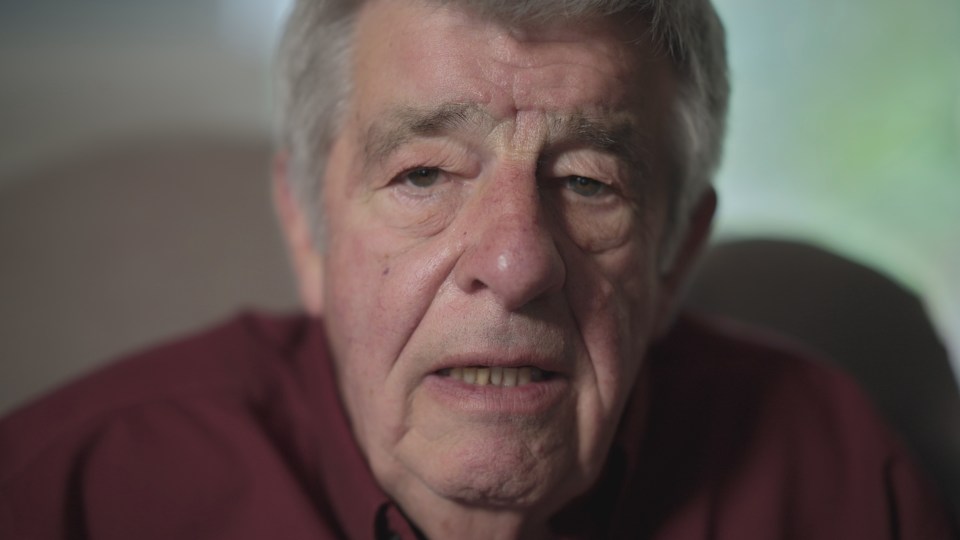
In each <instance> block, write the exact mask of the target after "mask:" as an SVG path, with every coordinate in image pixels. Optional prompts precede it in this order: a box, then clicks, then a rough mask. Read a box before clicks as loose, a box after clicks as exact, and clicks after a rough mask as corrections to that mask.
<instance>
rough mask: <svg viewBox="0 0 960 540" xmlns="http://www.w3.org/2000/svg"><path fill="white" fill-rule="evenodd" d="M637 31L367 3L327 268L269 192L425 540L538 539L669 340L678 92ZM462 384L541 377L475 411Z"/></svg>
mask: <svg viewBox="0 0 960 540" xmlns="http://www.w3.org/2000/svg"><path fill="white" fill-rule="evenodd" d="M627 31H630V32H632V35H634V36H635V35H638V32H640V31H642V28H640V29H638V28H636V27H634V28H632V29H631V28H620V27H617V26H614V25H613V24H611V23H609V22H605V21H577V22H561V23H553V24H550V25H546V26H540V27H536V28H508V27H505V26H503V25H501V24H498V23H495V22H492V21H483V20H481V19H479V18H477V17H476V16H473V15H471V14H470V13H467V12H464V11H462V10H460V9H458V8H455V7H449V6H446V7H438V6H435V5H428V4H417V3H408V2H403V3H401V2H387V1H382V0H381V1H374V2H371V3H368V4H367V5H366V6H365V7H364V8H362V11H361V14H360V18H359V20H358V26H357V34H356V41H355V44H356V48H355V50H354V55H355V56H354V59H353V60H354V63H353V83H354V84H353V88H354V92H353V94H352V96H351V99H350V101H349V103H348V109H347V115H346V117H345V123H344V126H343V129H342V131H341V132H340V134H339V137H337V138H336V140H335V143H334V145H333V147H332V151H331V155H330V160H329V162H328V167H327V171H326V175H325V192H324V200H323V202H322V204H323V211H324V212H325V216H326V224H327V231H328V243H327V245H326V247H325V248H324V250H323V251H317V250H316V249H315V248H314V246H313V244H312V243H311V242H310V241H309V233H308V232H305V225H304V223H305V220H304V219H303V216H301V215H299V212H298V211H297V209H296V205H294V204H292V203H291V202H290V201H288V200H286V198H287V195H286V192H285V191H284V190H283V188H282V183H281V188H280V189H279V192H280V195H279V196H278V199H281V200H280V201H279V204H280V207H281V214H282V216H283V219H284V223H285V226H286V228H287V233H288V238H289V239H290V244H291V246H292V249H293V251H294V260H295V262H296V267H297V271H298V276H299V279H300V281H301V291H302V296H303V298H304V303H305V305H306V306H307V308H308V310H309V311H311V312H312V313H314V314H316V315H320V316H323V317H324V319H325V324H326V326H327V329H328V334H329V336H330V341H331V346H332V353H333V355H334V359H335V365H336V367H337V370H338V380H339V384H340V388H341V392H342V396H343V400H344V402H345V405H346V408H347V411H348V414H349V417H350V419H351V422H352V425H353V429H354V432H355V435H356V438H357V441H358V442H359V444H360V446H361V448H362V449H363V451H364V452H365V454H366V456H367V458H368V460H369V462H370V465H371V468H372V470H373V472H374V474H375V476H376V478H377V480H378V481H379V482H380V484H381V486H382V487H383V488H384V489H385V490H386V491H387V492H388V493H389V494H390V495H391V496H393V497H394V499H396V500H397V501H398V502H399V503H400V504H401V506H402V507H403V508H404V510H405V511H406V512H407V514H408V515H410V516H411V517H412V518H413V519H414V521H415V522H417V523H418V525H419V526H420V527H421V528H423V529H424V531H425V532H426V533H427V534H428V535H431V536H434V537H470V536H476V537H508V536H517V535H524V536H527V537H529V536H539V535H542V534H544V527H545V523H546V520H547V519H549V517H550V515H551V514H552V513H554V512H556V511H557V510H558V509H559V508H561V507H562V506H563V505H564V504H565V503H566V502H568V501H569V500H570V499H572V498H573V497H574V496H576V495H577V494H579V493H582V492H583V491H585V490H586V489H588V488H589V486H590V485H591V483H592V482H593V481H595V479H596V477H597V475H598V474H599V472H600V470H601V468H602V466H603V463H604V459H605V456H606V453H607V451H608V449H609V446H610V444H611V439H612V437H613V434H614V431H615V430H616V426H617V422H618V420H619V418H620V416H621V414H622V411H623V407H624V404H625V401H626V399H627V397H628V395H629V394H630V392H631V390H632V389H633V388H634V385H635V381H636V379H637V376H638V372H639V369H640V366H641V364H642V360H643V357H644V354H645V351H646V349H647V347H648V345H649V343H650V341H651V339H652V338H653V337H654V336H655V335H656V334H657V333H658V332H660V331H662V329H663V328H664V327H665V326H666V325H667V319H668V313H669V310H670V305H671V303H672V300H673V295H674V292H675V288H676V282H677V281H678V280H677V278H676V276H677V275H679V274H682V270H683V268H674V269H673V270H674V271H673V272H670V273H668V274H663V273H662V272H661V271H660V263H661V261H660V254H661V252H662V250H663V249H664V247H663V245H662V242H663V238H664V227H665V223H666V215H667V207H668V200H667V199H668V195H667V193H668V191H669V190H668V185H669V183H670V182H674V181H676V179H675V178H673V177H672V173H671V170H672V169H671V167H670V164H669V160H668V155H670V152H669V148H668V147H667V142H666V141H668V140H669V139H670V137H669V136H668V128H669V121H670V118H671V117H670V111H671V108H672V107H673V104H674V99H675V97H674V93H675V81H674V76H673V73H672V70H671V67H670V64H669V61H668V60H667V59H665V58H659V57H657V56H656V55H655V54H654V51H653V47H651V46H650V45H648V44H643V43H641V44H628V39H629V37H628V34H626V32H627ZM571 126H578V127H577V128H573V127H571ZM584 126H586V127H584ZM598 126H599V127H598ZM591 130H592V131H591ZM584 133H589V135H584ZM609 135H615V138H616V140H618V141H620V142H621V144H619V145H612V144H610V141H609V140H608V139H609V137H608V138H607V139H604V136H609ZM278 170H279V173H278V176H279V177H280V180H282V176H283V173H282V167H280V168H278ZM710 212H712V206H711V208H710V210H709V211H708V212H707V214H709V213H710ZM701 221H702V222H703V223H707V222H709V215H706V216H705V217H704V218H703V219H702V220H701ZM705 228H706V226H705V225H704V226H702V227H700V228H699V229H697V228H692V230H694V231H700V232H702V231H703V230H704V229H705ZM691 235H692V236H695V235H694V234H693V233H691ZM699 239H700V238H699V237H697V238H694V239H693V240H692V241H688V242H687V243H686V244H685V245H686V246H687V248H686V249H685V250H684V251H685V252H686V251H691V250H693V249H695V247H696V246H695V244H696V243H697V241H698V240H699ZM691 246H692V247H691ZM681 260H683V258H681ZM461 364H462V365H500V364H511V365H514V364H515V365H534V366H539V367H541V368H543V369H544V370H546V371H547V373H549V380H548V381H545V382H540V383H533V384H531V385H528V386H525V387H522V388H521V387H517V388H512V389H499V390H494V391H484V392H479V391H477V390H476V387H470V386H469V385H466V384H465V383H458V382H452V381H451V380H450V379H449V378H448V377H444V376H443V375H442V373H443V372H442V371H441V370H443V369H444V368H449V367H453V366H456V365H461Z"/></svg>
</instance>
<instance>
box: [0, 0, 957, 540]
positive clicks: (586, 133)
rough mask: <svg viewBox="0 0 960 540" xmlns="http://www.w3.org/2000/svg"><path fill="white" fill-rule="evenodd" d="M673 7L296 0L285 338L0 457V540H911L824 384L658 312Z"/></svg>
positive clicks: (678, 273)
mask: <svg viewBox="0 0 960 540" xmlns="http://www.w3.org/2000/svg"><path fill="white" fill-rule="evenodd" d="M723 50H724V46H723V35H722V29H721V26H720V23H719V21H718V20H717V18H716V15H715V13H714V11H713V9H712V8H711V6H710V5H709V3H708V2H707V1H705V0H703V1H701V0H659V1H657V0H646V1H635V2H629V1H586V0H561V1H557V0H542V1H496V0H491V1H482V0H462V1H450V2H440V1H433V0H410V1H399V0H369V1H367V2H360V1H356V2H350V1H346V0H343V1H339V2H338V1H334V0H326V1H323V0H303V1H301V2H299V3H298V5H297V6H296V8H295V9H294V11H293V13H292V15H291V19H290V22H289V25H288V27H287V33H286V36H285V39H284V43H283V46H282V50H281V59H282V66H281V67H282V69H281V74H282V83H283V84H282V92H281V94H282V97H283V102H282V109H283V115H284V117H283V123H282V133H283V139H282V141H281V145H280V146H281V149H280V152H279V153H278V156H277V159H276V162H275V170H274V173H275V174H274V176H275V179H274V180H275V181H274V186H275V198H276V202H277V207H278V212H279V215H280V217H281V222H282V224H283V227H284V230H285V232H286V236H287V240H288V244H289V248H290V252H291V254H292V259H293V261H294V267H295V269H296V272H297V277H298V282H299V285H300V292H301V296H302V299H303V304H304V307H305V311H306V313H307V315H305V316H296V317H289V318H282V319H280V318H271V317H263V316H245V317H242V318H240V319H238V320H236V321H234V322H232V323H229V324H227V325H226V326H224V327H221V328H219V329H216V330H213V331H211V332H208V333H205V334H203V335H200V336H197V337H194V338H191V339H188V340H186V341H184V342H181V343H178V344H175V345H171V346H167V347H163V348H160V349H158V350H155V351H152V352H149V353H146V354H143V355H141V356H139V357H137V358H134V359H131V360H129V361H127V362H124V363H120V364H117V365H115V366H113V367H111V368H108V369H107V370H105V371H103V372H101V373H98V374H96V375H93V376H92V377H89V378H87V379H86V380H83V381H81V382H79V383H76V384H74V385H72V386H70V387H68V388H66V389H64V390H61V391H60V392H58V393H57V394H54V395H53V396H51V397H48V398H46V399H45V400H42V401H40V402H38V403H36V404H34V405H33V406H31V407H29V408H27V409H25V410H23V411H21V412H19V413H17V414H16V415H14V416H13V417H11V418H9V419H7V420H6V422H5V423H4V424H3V426H2V431H0V437H2V439H0V442H2V444H3V453H2V455H0V457H2V464H0V533H2V536H3V537H4V538H61V537H69V538H95V539H101V538H103V539H112V538H118V539H119V538H138V539H149V538H165V539H166V538H251V539H253V538H285V539H299V538H304V539H306V538H326V537H348V538H371V537H376V538H395V537H400V538H415V537H418V536H426V537H429V538H548V537H582V538H602V537H639V538H662V539H672V538H737V539H750V538H758V539H759V538H780V537H788V536H789V537H802V538H945V537H948V536H949V534H950V532H949V527H948V524H947V520H946V518H945V517H944V515H943V514H942V513H941V510H940V509H939V506H938V503H937V502H936V499H935V498H934V497H932V496H931V495H930V494H929V492H928V491H927V488H926V487H925V484H924V483H923V481H922V480H921V479H919V478H918V476H917V475H916V474H915V472H914V470H913V469H912V468H911V466H910V464H909V463H908V460H907V459H906V458H905V457H904V455H903V451H902V450H901V448H900V446H899V445H898V444H897V443H896V442H895V441H894V440H892V439H891V437H889V436H888V434H887V433H886V432H885V431H884V429H883V428H882V427H880V426H879V424H878V423H877V421H876V420H875V419H874V417H873V416H872V414H871V413H870V411H869V407H868V406H866V405H865V403H864V401H863V399H862V398H861V397H860V396H859V394H858V393H857V391H856V390H855V389H854V388H853V387H852V385H851V384H850V383H849V382H848V381H847V380H846V379H845V378H843V377H842V376H839V375H837V374H835V373H833V372H831V371H828V370H827V369H826V368H824V367H822V366H819V365H817V364H815V363H812V362H808V361H806V360H803V359H799V358H797V356H796V354H795V353H788V352H784V351H783V350H782V349H780V348H777V347H776V346H774V345H771V344H769V343H758V342H757V341H756V340H755V339H754V338H750V339H747V338H746V337H744V336H743V335H742V332H740V331H737V330H734V329H731V328H729V327H724V326H722V325H721V326H718V325H717V324H715V323H709V322H706V321H702V320H696V319H691V318H689V317H687V316H680V317H676V316H675V314H674V309H673V308H674V306H675V304H676V299H677V295H678V290H679V288H680V287H681V284H682V282H683V278H684V276H685V274H686V272H687V270H688V269H689V267H690V265H691V261H692V260H693V259H694V258H695V255H696V253H697V251H698V249H699V248H700V246H701V245H702V244H703V242H704V239H705V237H706V236H707V231H708V229H709V223H710V220H711V217H712V214H713V210H714V206H715V196H714V192H713V190H712V189H711V188H710V185H709V180H710V176H711V174H712V172H713V170H714V168H715V166H716V164H717V160H718V155H719V153H720V146H721V135H722V128H723V124H724V115H725V109H726V101H727V83H726V79H725V71H726V70H725V64H724V62H725V60H724V53H723Z"/></svg>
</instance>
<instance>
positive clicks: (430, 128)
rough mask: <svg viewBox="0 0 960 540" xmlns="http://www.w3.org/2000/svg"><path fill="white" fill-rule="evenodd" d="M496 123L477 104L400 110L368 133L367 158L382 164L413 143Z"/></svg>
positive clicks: (453, 104)
mask: <svg viewBox="0 0 960 540" xmlns="http://www.w3.org/2000/svg"><path fill="white" fill-rule="evenodd" d="M492 121H493V117H492V116H491V115H490V113H488V112H487V111H485V110H484V109H483V108H482V107H481V106H480V105H477V104H476V103H444V104H442V105H440V106H438V107H433V108H416V107H400V108H397V109H396V110H394V111H393V112H391V113H388V114H387V116H386V118H385V119H383V120H381V121H377V122H374V123H373V124H372V125H371V126H370V128H369V129H368V130H367V133H366V144H364V156H365V157H366V161H367V163H374V162H378V161H381V160H383V159H384V158H385V157H387V156H389V155H390V154H391V153H393V151H394V150H396V149H397V148H398V147H400V146H402V145H403V144H404V143H406V142H407V141H409V140H410V139H413V138H417V137H438V136H441V135H444V134H447V133H451V132H454V131H457V130H461V129H464V128H466V127H471V126H472V127H480V126H483V125H485V124H489V123H491V122H492Z"/></svg>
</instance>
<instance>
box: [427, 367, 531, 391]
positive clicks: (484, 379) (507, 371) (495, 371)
mask: <svg viewBox="0 0 960 540" xmlns="http://www.w3.org/2000/svg"><path fill="white" fill-rule="evenodd" d="M440 373H441V374H442V375H447V376H449V377H451V378H453V379H457V380H460V381H463V382H465V383H469V384H476V385H480V386H484V385H488V384H489V385H492V386H520V385H524V384H528V383H531V382H537V381H542V380H543V371H542V370H540V369H539V368H535V367H522V368H506V367H458V368H451V369H444V370H442V371H441V372H440Z"/></svg>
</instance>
